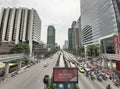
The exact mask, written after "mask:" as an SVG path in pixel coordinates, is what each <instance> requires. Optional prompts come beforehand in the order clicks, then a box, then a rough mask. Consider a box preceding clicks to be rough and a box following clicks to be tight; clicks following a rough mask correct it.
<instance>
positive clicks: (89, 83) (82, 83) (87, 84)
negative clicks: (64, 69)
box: [64, 52, 119, 89]
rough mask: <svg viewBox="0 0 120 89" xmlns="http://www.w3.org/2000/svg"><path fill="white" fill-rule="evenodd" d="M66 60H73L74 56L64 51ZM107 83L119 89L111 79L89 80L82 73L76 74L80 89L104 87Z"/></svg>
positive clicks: (101, 88) (102, 88)
mask: <svg viewBox="0 0 120 89" xmlns="http://www.w3.org/2000/svg"><path fill="white" fill-rule="evenodd" d="M64 55H65V56H66V58H67V60H75V59H76V58H75V57H74V56H73V55H72V54H70V53H67V52H64ZM107 84H110V85H111V86H112V89H119V88H118V87H116V86H115V85H114V84H113V82H112V81H111V80H109V79H108V80H106V81H104V80H103V81H102V82H99V81H98V80H94V81H93V80H91V79H90V78H89V77H86V76H85V74H84V73H79V74H78V86H79V88H80V89H106V86H107Z"/></svg>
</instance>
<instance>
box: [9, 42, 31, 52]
mask: <svg viewBox="0 0 120 89" xmlns="http://www.w3.org/2000/svg"><path fill="white" fill-rule="evenodd" d="M29 52H30V47H29V45H28V44H24V43H19V44H17V45H15V46H14V47H13V48H12V49H11V50H10V53H25V54H29Z"/></svg>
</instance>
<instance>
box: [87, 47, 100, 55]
mask: <svg viewBox="0 0 120 89" xmlns="http://www.w3.org/2000/svg"><path fill="white" fill-rule="evenodd" d="M98 49H99V47H98V46H96V45H89V46H88V47H87V52H88V56H98Z"/></svg>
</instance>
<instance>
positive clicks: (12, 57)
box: [0, 53, 25, 62]
mask: <svg viewBox="0 0 120 89" xmlns="http://www.w3.org/2000/svg"><path fill="white" fill-rule="evenodd" d="M24 56H25V55H24V54H23V53H22V54H7V55H0V62H6V61H12V60H17V59H22V58H24Z"/></svg>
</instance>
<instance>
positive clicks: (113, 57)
mask: <svg viewBox="0 0 120 89" xmlns="http://www.w3.org/2000/svg"><path fill="white" fill-rule="evenodd" d="M101 57H103V58H106V59H109V60H119V61H120V54H102V55H101Z"/></svg>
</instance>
